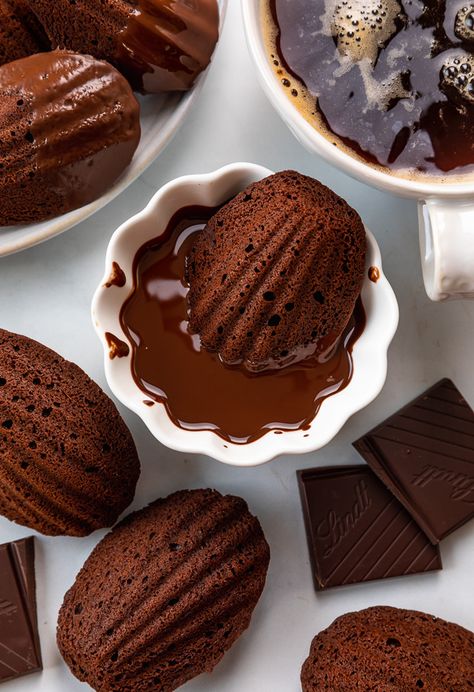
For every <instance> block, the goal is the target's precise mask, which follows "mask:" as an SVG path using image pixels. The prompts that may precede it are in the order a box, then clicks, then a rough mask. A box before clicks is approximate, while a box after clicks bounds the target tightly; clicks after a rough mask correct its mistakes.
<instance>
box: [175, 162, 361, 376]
mask: <svg viewBox="0 0 474 692" xmlns="http://www.w3.org/2000/svg"><path fill="white" fill-rule="evenodd" d="M365 253H366V237H365V229H364V225H363V223H362V221H361V219H360V217H359V215H358V214H357V212H356V211H355V210H354V209H352V208H351V207H350V206H349V205H348V204H347V202H345V201H344V200H343V199H341V198H340V197H339V196H338V195H336V194H335V193H334V192H332V191H331V190H329V189H328V188H327V187H325V186H324V185H322V184H321V183H319V182H318V181H317V180H314V179H313V178H309V177H307V176H304V175H301V174H300V173H297V172H295V171H283V172H281V173H276V174H275V175H272V176H269V177H268V178H265V179H264V180H261V181H259V182H257V183H253V184H252V185H249V186H248V187H247V188H246V189H245V190H244V191H243V192H241V193H240V194H239V195H237V196H236V197H235V198H234V199H233V200H231V201H230V202H229V203H227V204H226V205H224V207H222V209H221V210H220V211H219V212H218V213H217V214H215V216H213V217H212V219H211V220H210V221H209V222H208V224H207V226H206V227H205V229H204V230H203V231H202V232H201V233H200V234H199V235H198V237H197V240H196V242H195V244H194V246H193V248H192V250H191V252H190V254H189V256H188V258H187V280H188V282H189V287H190V288H189V294H188V301H189V327H190V330H191V331H192V332H194V333H198V334H199V335H200V338H201V343H202V345H203V346H204V347H205V348H207V349H208V350H210V351H214V352H217V353H218V354H219V356H220V358H221V359H222V361H223V362H224V363H227V364H234V363H244V364H245V365H246V366H247V367H248V368H249V369H251V370H259V369H262V368H265V367H268V366H269V365H272V364H276V363H283V364H286V363H287V362H294V361H295V360H296V359H301V358H302V357H305V356H306V355H309V354H310V353H314V352H317V351H318V349H322V350H323V351H324V350H326V349H327V348H328V347H331V346H333V345H334V344H335V343H337V340H338V338H339V337H340V336H341V334H342V332H343V330H344V328H345V327H346V325H347V323H348V321H349V319H350V317H351V315H352V313H353V311H354V306H355V302H356V300H357V298H358V296H359V294H360V290H361V287H362V281H363V278H364V273H365Z"/></svg>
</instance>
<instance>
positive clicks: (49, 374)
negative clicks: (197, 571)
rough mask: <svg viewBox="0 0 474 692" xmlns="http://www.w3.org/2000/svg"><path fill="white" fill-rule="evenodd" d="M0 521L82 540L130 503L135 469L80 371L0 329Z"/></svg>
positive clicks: (118, 427)
mask: <svg viewBox="0 0 474 692" xmlns="http://www.w3.org/2000/svg"><path fill="white" fill-rule="evenodd" d="M0 461H1V463H0V514H3V515H4V516H6V517H7V518H8V519H11V520H12V521H16V522H18V523H19V524H23V525H24V526H29V527H30V528H32V529H36V530H37V531H39V532H40V533H44V534H48V535H52V536H58V535H69V536H85V535H87V534H89V533H91V532H92V531H95V530H96V529H100V528H103V527H105V526H111V525H112V524H114V523H115V521H116V520H117V519H118V516H119V515H120V514H121V513H122V512H123V510H124V509H125V508H126V507H127V506H128V505H129V504H130V503H131V501H132V500H133V496H134V493H135V486H136V483H137V480H138V476H139V474H140V464H139V461H138V457H137V452H136V450H135V445H134V443H133V440H132V436H131V435H130V432H129V430H128V428H127V426H126V425H125V423H124V422H123V420H122V419H121V418H120V415H119V413H118V411H117V409H116V408H115V406H114V404H113V403H112V401H111V400H110V399H109V398H108V397H107V396H106V395H105V394H104V392H103V391H102V390H101V389H100V388H99V387H98V386H97V385H96V384H95V382H93V381H92V380H91V379H90V378H89V377H87V375H86V373H85V372H83V371H82V370H81V369H80V368H79V367H78V366H77V365H74V363H70V362H69V361H67V360H65V359H64V358H62V357H61V356H60V355H59V354H58V353H55V352H54V351H52V350H51V349H49V348H46V346H43V345H42V344H40V343H38V342H37V341H33V339H28V338H27V337H24V336H19V335H18V334H12V333H10V332H7V331H5V330H2V329H0Z"/></svg>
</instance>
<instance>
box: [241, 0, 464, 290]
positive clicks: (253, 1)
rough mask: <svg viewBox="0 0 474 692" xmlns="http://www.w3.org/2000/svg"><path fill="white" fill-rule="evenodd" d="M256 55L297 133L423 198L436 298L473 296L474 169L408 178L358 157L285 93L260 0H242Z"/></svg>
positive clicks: (378, 182) (427, 274) (346, 164)
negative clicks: (464, 174) (460, 176)
mask: <svg viewBox="0 0 474 692" xmlns="http://www.w3.org/2000/svg"><path fill="white" fill-rule="evenodd" d="M242 8H243V17H244V26H245V31H246V36H247V42H248V46H249V50H250V53H251V56H252V58H253V60H254V62H255V64H256V66H257V74H258V76H259V79H260V82H261V84H262V86H263V89H264V91H265V93H266V95H267V97H268V98H269V100H270V102H271V103H272V104H273V106H274V107H275V109H276V110H277V112H278V113H279V114H280V116H281V117H282V119H283V120H284V122H285V123H286V124H287V126H288V127H289V128H290V130H291V131H292V132H293V134H294V135H295V137H296V138H297V139H298V140H299V141H300V143H301V144H303V146H305V147H306V148H307V149H309V150H310V151H312V152H314V153H316V154H318V155H319V156H321V157H322V158H323V159H325V160H326V161H328V162H329V163H331V164H333V165H334V166H336V167H338V168H339V169H341V170H342V171H344V172H345V173H347V174H348V175H350V176H352V177H353V178H357V179H358V180H361V181H362V182H364V183H366V184H367V185H372V186H373V187H376V188H378V189H380V190H384V191H385V192H391V193H393V194H395V195H398V196H401V197H408V198H414V199H417V200H418V218H419V236H420V251H421V263H422V270H423V279H424V283H425V288H426V292H427V294H428V296H429V297H430V298H431V299H432V300H435V301H441V300H448V299H456V298H474V175H473V177H472V180H470V181H469V180H468V181H465V180H462V181H460V180H456V179H454V178H453V182H449V180H448V181H446V179H443V182H442V183H441V182H437V180H436V178H435V177H428V176H426V177H424V178H420V177H418V178H413V179H411V178H408V177H401V176H398V175H396V174H394V172H389V171H384V170H383V169H380V168H375V167H374V166H371V165H370V164H368V163H365V162H363V161H362V160H360V159H357V158H356V157H355V156H352V155H351V154H350V153H348V152H347V151H345V150H344V149H343V148H341V147H335V146H334V144H333V142H332V141H331V140H330V139H329V138H328V137H326V136H325V135H324V134H322V133H321V132H320V131H318V129H317V128H316V127H315V126H313V125H312V124H311V123H310V122H309V121H308V120H307V119H306V118H305V116H304V115H303V113H302V112H301V111H300V110H299V109H298V108H296V107H295V105H294V104H293V103H292V102H291V101H290V99H289V98H288V96H287V95H286V93H285V91H284V89H283V88H282V86H281V83H280V80H279V79H278V78H277V76H276V74H275V71H274V69H273V68H272V65H271V63H270V58H269V54H268V48H267V45H266V42H265V37H264V28H263V23H262V19H261V0H242Z"/></svg>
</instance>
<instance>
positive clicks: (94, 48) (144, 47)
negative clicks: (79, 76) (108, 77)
mask: <svg viewBox="0 0 474 692" xmlns="http://www.w3.org/2000/svg"><path fill="white" fill-rule="evenodd" d="M29 3H30V5H31V7H32V8H33V10H34V12H35V13H36V15H37V16H38V17H39V19H40V21H41V22H42V24H43V25H44V27H45V29H46V31H47V33H48V35H49V37H50V39H51V42H52V43H53V44H54V45H56V46H58V47H60V48H66V49H68V50H74V51H77V52H78V53H88V54H90V55H94V56H95V57H96V58H100V59H104V60H108V61H109V62H110V63H112V64H113V65H115V66H116V67H117V68H118V69H119V70H120V71H121V72H122V73H123V74H124V75H125V76H126V77H127V79H128V80H129V81H130V84H131V85H132V86H133V88H134V89H135V90H136V91H141V92H143V93H159V92H163V91H183V90H186V89H189V88H190V87H191V86H192V85H193V83H194V81H195V79H196V77H197V76H198V75H199V74H200V73H201V72H202V71H203V70H204V69H205V68H206V67H207V65H208V64H209V62H210V60H211V57H212V54H213V51H214V48H215V45H216V43H217V39H218V32H219V8H218V4H217V0H193V2H192V3H190V2H188V1H186V0H173V1H172V2H171V0H103V2H102V3H101V5H100V12H98V11H97V3H96V0H76V1H75V2H74V3H71V2H70V0H29Z"/></svg>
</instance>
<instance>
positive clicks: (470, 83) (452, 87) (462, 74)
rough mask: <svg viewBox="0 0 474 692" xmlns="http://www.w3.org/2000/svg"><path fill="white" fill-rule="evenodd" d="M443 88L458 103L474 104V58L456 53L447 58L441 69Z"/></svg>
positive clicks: (467, 54)
mask: <svg viewBox="0 0 474 692" xmlns="http://www.w3.org/2000/svg"><path fill="white" fill-rule="evenodd" d="M441 88H442V89H443V91H445V92H449V93H450V94H452V95H455V97H456V100H457V101H464V102H467V103H472V104H474V56H473V55H469V53H464V52H455V53H454V54H450V55H449V57H446V58H445V59H444V62H443V67H442V68H441Z"/></svg>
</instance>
